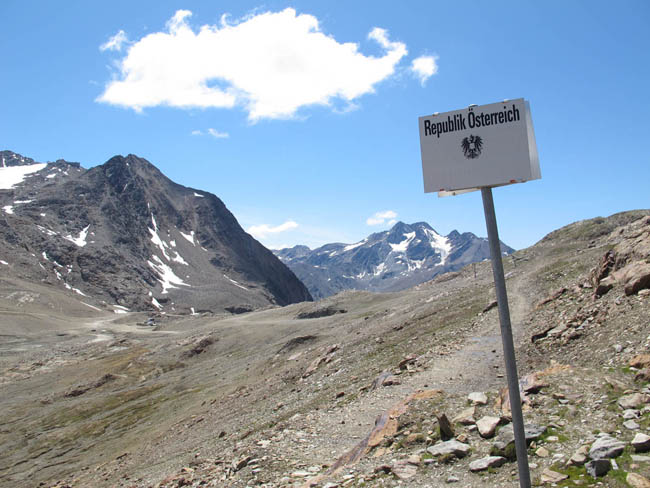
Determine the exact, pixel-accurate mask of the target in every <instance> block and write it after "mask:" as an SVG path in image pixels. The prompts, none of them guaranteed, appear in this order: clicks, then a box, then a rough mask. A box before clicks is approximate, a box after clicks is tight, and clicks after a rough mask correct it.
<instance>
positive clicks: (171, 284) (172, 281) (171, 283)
mask: <svg viewBox="0 0 650 488" xmlns="http://www.w3.org/2000/svg"><path fill="white" fill-rule="evenodd" d="M151 258H152V259H153V260H154V261H155V263H152V262H151V261H147V264H148V265H149V266H151V268H153V270H154V271H155V272H156V273H157V274H158V281H159V282H160V284H161V285H162V294H163V295H165V294H166V293H167V290H169V289H171V288H178V286H175V285H179V286H190V285H188V284H187V283H185V282H184V281H183V280H182V279H181V278H179V277H178V276H176V273H174V270H172V269H171V268H170V267H169V266H168V265H167V264H165V263H164V262H163V261H162V259H160V258H159V257H158V256H155V255H154V256H152V257H151ZM168 259H169V258H168Z"/></svg>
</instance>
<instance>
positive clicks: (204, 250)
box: [0, 151, 311, 313]
mask: <svg viewBox="0 0 650 488" xmlns="http://www.w3.org/2000/svg"><path fill="white" fill-rule="evenodd" d="M2 157H3V158H4V161H5V164H6V161H7V159H9V160H10V161H11V163H12V164H16V161H17V162H18V163H19V164H23V165H25V167H24V168H10V167H4V168H3V167H2V166H0V172H5V173H7V174H9V173H11V174H18V173H19V174H18V175H17V176H16V177H15V178H13V180H11V181H9V178H8V177H4V176H2V177H0V189H2V187H3V186H5V187H7V189H9V190H10V191H8V192H0V212H2V214H1V215H2V217H4V219H1V220H3V221H5V222H9V225H8V226H7V224H5V228H6V229H11V232H4V233H3V232H0V248H2V249H3V256H2V257H3V259H5V261H6V262H11V263H13V264H12V266H14V267H13V268H12V269H15V270H16V274H17V275H18V276H21V277H22V278H29V279H33V280H34V281H38V282H45V283H47V284H50V285H52V286H56V287H61V288H62V289H64V290H68V291H71V292H73V293H77V294H79V295H81V296H85V297H88V298H85V300H87V301H91V302H92V299H95V302H94V303H95V305H92V303H91V305H92V307H94V308H98V307H96V305H97V306H100V307H110V306H111V305H109V304H114V306H119V307H121V308H119V310H122V311H123V310H124V309H125V308H129V309H135V310H150V311H151V310H158V311H171V312H176V313H178V312H181V313H194V311H193V310H199V311H200V310H204V311H207V310H211V311H214V312H223V311H224V310H225V311H229V310H231V309H232V310H253V309H255V308H259V307H265V306H268V305H270V304H280V305H285V304H289V303H295V302H298V301H303V300H310V299H311V296H310V295H309V292H308V291H307V289H306V288H305V287H304V285H303V284H302V283H300V282H299V281H298V279H297V278H296V277H295V275H294V274H293V273H292V272H291V271H290V270H289V269H288V268H286V267H285V266H284V265H283V264H282V263H281V262H280V261H279V260H278V259H277V258H276V257H274V256H273V254H272V253H271V252H270V251H269V250H268V249H266V248H264V247H263V246H262V245H261V244H260V243H258V242H257V241H255V240H254V239H253V238H252V237H251V236H249V235H248V234H246V233H245V232H244V230H243V229H242V228H241V226H240V225H239V223H238V222H237V220H236V219H235V217H234V216H233V215H232V214H231V213H230V212H229V211H228V209H227V208H226V207H225V205H224V204H223V202H221V200H219V199H218V198H217V197H216V196H214V195H212V194H211V193H208V192H200V193H197V192H196V191H195V190H193V189H191V188H187V187H184V186H182V185H179V184H177V183H174V182H173V181H171V180H170V179H169V178H167V177H166V176H165V175H163V174H162V173H161V172H160V171H159V170H158V169H157V168H156V167H155V166H154V165H153V164H151V163H150V162H149V161H147V160H146V159H144V158H140V157H138V156H136V155H134V154H129V155H127V156H122V155H117V156H114V157H112V158H111V159H110V160H108V161H107V162H106V163H104V164H102V165H99V166H95V167H93V168H91V169H89V170H85V169H79V170H78V171H68V170H70V169H72V168H71V167H70V166H69V164H70V163H67V162H65V161H63V160H59V161H57V162H54V163H49V164H47V165H46V164H44V163H40V164H31V165H30V166H31V167H27V165H28V164H29V163H30V162H33V160H32V159H30V158H24V157H23V156H20V155H17V154H16V153H13V152H11V151H3V152H2ZM0 164H2V160H0ZM72 165H73V166H74V163H72ZM34 166H37V167H34ZM31 175H34V176H31ZM8 183H12V184H11V185H9V184H8ZM0 230H1V229H0ZM25 253H27V256H29V257H30V258H26V257H25ZM31 258H35V259H31ZM3 266H4V265H3ZM64 270H65V272H64ZM4 271H5V270H3V272H4Z"/></svg>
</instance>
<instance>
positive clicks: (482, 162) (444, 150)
mask: <svg viewBox="0 0 650 488" xmlns="http://www.w3.org/2000/svg"><path fill="white" fill-rule="evenodd" d="M419 125H420V149H421V151H422V172H423V175H424V191H425V192H436V191H437V192H441V194H448V192H454V191H463V190H464V191H471V190H475V189H478V188H480V187H486V186H500V185H507V184H511V183H521V182H524V181H528V180H533V179H538V178H540V177H541V174H540V171H539V159H538V157H537V146H536V143H535V134H534V131H533V125H532V119H531V115H530V107H529V104H528V102H526V101H525V100H524V99H521V98H520V99H517V100H510V101H505V102H501V103H493V104H489V105H482V106H470V107H468V108H466V109H463V110H456V111H453V112H446V113H442V114H434V115H430V116H425V117H420V118H419Z"/></svg>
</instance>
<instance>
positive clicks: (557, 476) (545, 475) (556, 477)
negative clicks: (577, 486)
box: [541, 468, 568, 483]
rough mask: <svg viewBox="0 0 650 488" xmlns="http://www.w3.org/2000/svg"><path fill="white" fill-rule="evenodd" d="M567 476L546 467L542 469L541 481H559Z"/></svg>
mask: <svg viewBox="0 0 650 488" xmlns="http://www.w3.org/2000/svg"><path fill="white" fill-rule="evenodd" d="M567 478H568V476H567V475H566V474H562V473H558V472H557V471H553V470H552V469H549V468H546V469H545V470H544V471H542V476H541V481H542V483H559V482H560V481H564V480H565V479H567Z"/></svg>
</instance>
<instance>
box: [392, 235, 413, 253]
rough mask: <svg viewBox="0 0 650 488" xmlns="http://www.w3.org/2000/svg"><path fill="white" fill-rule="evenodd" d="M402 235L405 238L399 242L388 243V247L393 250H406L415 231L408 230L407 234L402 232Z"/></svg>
mask: <svg viewBox="0 0 650 488" xmlns="http://www.w3.org/2000/svg"><path fill="white" fill-rule="evenodd" d="M404 237H405V239H404V240H403V241H402V242H400V243H399V244H390V243H389V244H390V247H391V248H392V249H393V252H406V249H408V247H409V244H410V243H411V241H412V240H413V239H414V238H415V232H409V233H407V234H404Z"/></svg>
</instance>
